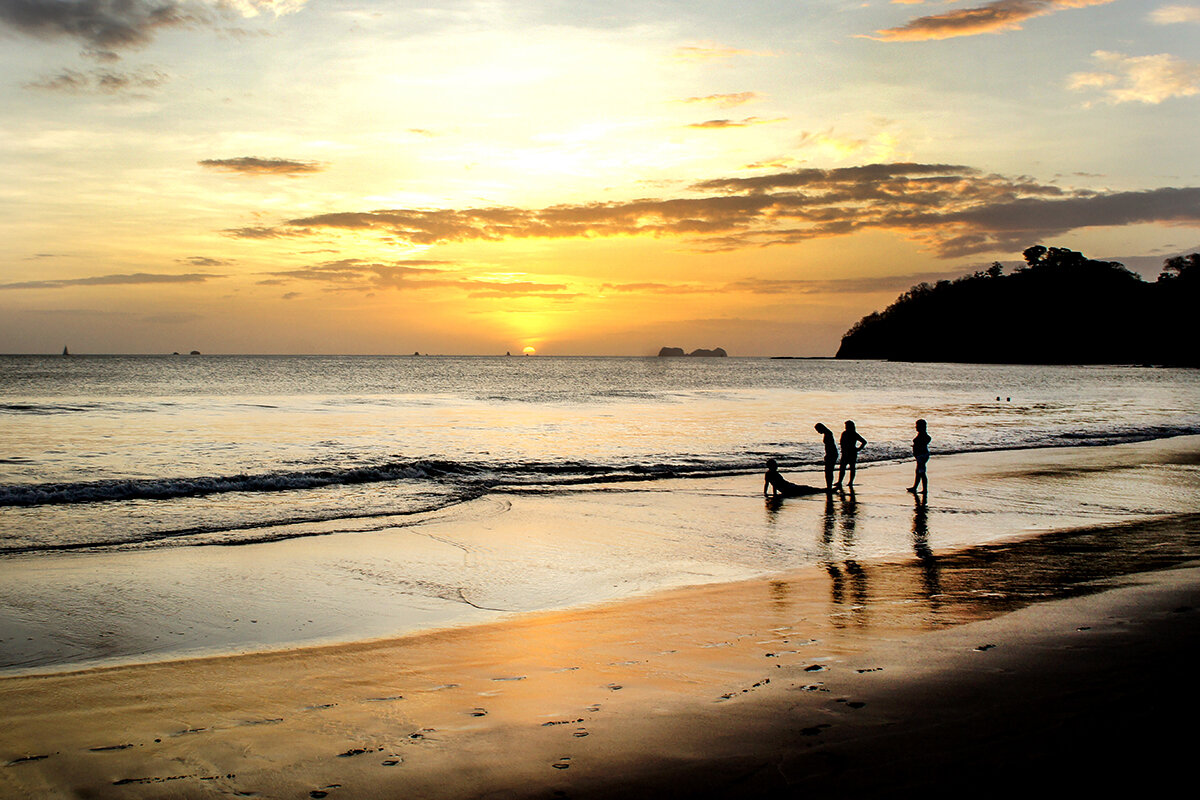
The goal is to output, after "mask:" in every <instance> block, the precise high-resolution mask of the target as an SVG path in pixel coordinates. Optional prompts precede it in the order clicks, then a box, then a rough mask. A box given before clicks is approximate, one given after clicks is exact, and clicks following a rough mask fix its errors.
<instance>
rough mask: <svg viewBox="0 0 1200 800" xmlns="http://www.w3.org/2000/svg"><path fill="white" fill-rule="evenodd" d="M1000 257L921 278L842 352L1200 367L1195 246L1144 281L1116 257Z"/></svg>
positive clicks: (1036, 252)
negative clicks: (959, 272)
mask: <svg viewBox="0 0 1200 800" xmlns="http://www.w3.org/2000/svg"><path fill="white" fill-rule="evenodd" d="M1024 256H1025V264H1024V265H1023V266H1020V267H1018V268H1017V270H1016V271H1015V272H1013V273H1012V274H1010V275H1005V274H1003V272H1004V268H1003V266H1002V265H1001V264H1000V263H998V262H997V263H994V264H992V266H991V267H990V268H989V269H987V270H986V271H980V272H976V273H975V274H973V275H967V276H964V277H962V278H959V279H957V280H953V281H948V280H946V281H938V282H937V283H936V284H929V283H921V284H918V285H916V286H914V287H912V288H911V289H909V290H908V291H907V292H905V293H904V294H902V295H900V297H899V298H898V299H897V300H896V302H894V303H892V304H891V305H890V306H888V307H887V308H886V309H884V310H883V311H882V312H874V313H872V314H869V315H867V316H865V317H863V318H862V319H861V320H859V321H858V323H856V324H855V325H854V327H852V328H851V329H850V330H849V331H847V332H846V334H845V335H844V336H843V337H842V343H841V347H839V348H838V352H837V357H838V358H878V359H886V360H890V361H960V362H972V363H1022V364H1166V365H1175V366H1193V367H1194V366H1200V351H1198V350H1197V349H1196V348H1195V347H1194V346H1193V345H1192V344H1191V342H1192V341H1193V340H1194V336H1195V333H1194V328H1195V323H1194V322H1193V321H1192V316H1191V311H1190V309H1194V308H1196V305H1197V301H1198V300H1200V291H1198V290H1197V287H1198V286H1200V253H1192V254H1191V255H1189V256H1176V257H1174V258H1169V259H1167V260H1166V261H1165V262H1164V264H1163V271H1162V273H1161V274H1160V275H1159V276H1158V280H1157V281H1155V282H1153V283H1149V282H1147V281H1145V280H1143V279H1142V278H1141V276H1139V275H1137V274H1135V273H1133V272H1131V271H1129V270H1128V269H1126V268H1125V267H1124V266H1123V265H1122V264H1120V263H1117V262H1115V261H1095V260H1092V259H1090V258H1086V257H1085V256H1084V255H1083V254H1082V253H1078V252H1075V251H1074V250H1067V249H1065V248H1060V247H1051V248H1046V247H1043V246H1041V245H1035V246H1033V247H1030V248H1028V249H1027V250H1025V252H1024Z"/></svg>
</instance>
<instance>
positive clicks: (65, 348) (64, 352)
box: [63, 344, 71, 356]
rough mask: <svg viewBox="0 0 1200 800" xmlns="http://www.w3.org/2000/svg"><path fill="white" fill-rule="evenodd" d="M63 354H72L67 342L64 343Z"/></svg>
mask: <svg viewBox="0 0 1200 800" xmlns="http://www.w3.org/2000/svg"><path fill="white" fill-rule="evenodd" d="M63 355H64V356H69V355H71V351H70V350H68V349H67V346H66V345H65V344H64V345H63Z"/></svg>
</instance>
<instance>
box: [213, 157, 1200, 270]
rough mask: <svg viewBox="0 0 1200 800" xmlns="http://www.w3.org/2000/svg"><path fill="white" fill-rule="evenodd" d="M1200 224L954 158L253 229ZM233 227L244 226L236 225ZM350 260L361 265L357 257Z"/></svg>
mask: <svg viewBox="0 0 1200 800" xmlns="http://www.w3.org/2000/svg"><path fill="white" fill-rule="evenodd" d="M1147 222H1160V223H1169V224H1188V225H1195V224H1200V188H1161V189H1149V190H1146V191H1141V192H1122V193H1109V194H1105V193H1101V192H1094V191H1072V190H1068V189H1064V188H1063V187H1061V186H1058V185H1055V184H1048V183H1042V182H1038V181H1036V180H1034V179H1032V178H1028V177H1006V176H1003V175H995V174H985V173H983V172H981V171H979V170H977V169H973V168H971V167H966V166H960V165H952V164H918V163H880V164H868V165H864V166H857V167H843V168H839V169H795V170H790V171H784V172H775V173H769V174H763V175H754V176H750V177H736V178H716V179H712V180H706V181H701V182H698V183H696V184H694V185H692V186H691V187H690V192H689V193H688V195H687V196H681V197H673V198H671V197H669V198H646V199H640V200H631V201H627V202H603V203H602V202H595V203H583V204H563V205H555V206H549V207H546V208H517V207H505V206H501V207H487V208H458V209H454V208H448V209H413V208H397V209H379V210H374V211H340V212H332V213H327V214H320V215H316V216H310V217H302V218H297V219H291V220H287V221H284V222H282V223H280V224H279V225H277V226H275V227H267V228H253V229H250V230H251V231H252V233H250V234H248V236H249V237H250V238H268V237H271V236H314V235H321V234H323V233H324V232H326V231H343V232H356V233H360V234H365V235H374V236H380V237H387V238H389V239H390V240H392V241H393V243H397V244H408V245H421V246H430V245H437V244H446V243H451V242H468V241H493V242H498V241H502V240H504V239H559V238H599V237H613V236H657V237H678V238H682V239H685V240H687V241H689V242H692V243H693V244H694V246H695V247H696V248H697V249H700V250H704V251H722V250H737V249H742V248H750V247H763V246H769V245H781V244H795V243H799V242H804V241H808V240H812V239H821V238H829V237H833V236H843V235H847V234H852V233H857V232H860V231H868V230H879V231H890V232H893V233H896V234H898V235H901V236H904V237H906V238H908V239H910V240H913V241H916V242H918V243H919V244H921V245H923V246H925V247H928V248H930V249H932V250H933V251H934V252H936V253H937V254H938V255H940V256H942V257H951V256H961V255H964V254H968V253H980V252H990V251H997V250H1003V251H1007V252H1012V251H1014V250H1021V249H1023V248H1024V247H1027V246H1028V245H1029V244H1031V243H1034V242H1037V241H1041V240H1044V239H1046V238H1048V237H1050V236H1055V235H1059V234H1062V233H1065V232H1067V231H1071V230H1076V229H1078V228H1083V227H1092V226H1118V225H1126V224H1132V223H1147ZM233 235H239V234H237V233H236V232H233ZM355 269H361V265H359V266H356V267H355Z"/></svg>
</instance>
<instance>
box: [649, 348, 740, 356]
mask: <svg viewBox="0 0 1200 800" xmlns="http://www.w3.org/2000/svg"><path fill="white" fill-rule="evenodd" d="M728 355H729V353H726V352H725V348H723V347H715V348H713V349H712V350H693V351H692V352H690V353H685V352H684V351H683V348H682V347H664V348H662V349H661V350H659V351H658V357H659V358H692V357H695V358H725V357H727V356H728Z"/></svg>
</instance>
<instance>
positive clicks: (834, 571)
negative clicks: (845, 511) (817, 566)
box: [821, 494, 846, 606]
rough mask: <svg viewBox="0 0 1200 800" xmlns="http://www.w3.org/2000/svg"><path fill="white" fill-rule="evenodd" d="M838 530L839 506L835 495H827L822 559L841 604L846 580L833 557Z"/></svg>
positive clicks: (823, 523)
mask: <svg viewBox="0 0 1200 800" xmlns="http://www.w3.org/2000/svg"><path fill="white" fill-rule="evenodd" d="M836 530H837V508H836V506H834V504H833V495H832V494H828V495H825V514H824V515H823V516H822V517H821V561H822V565H823V566H824V567H825V571H826V572H828V573H829V578H830V580H831V581H833V586H832V587H831V589H830V592H831V594H832V598H833V602H834V605H839V606H840V605H841V604H842V603H844V602H845V600H846V580H845V578H844V576H843V575H842V569H841V567H839V566H838V563H837V559H835V558H834V557H833V538H834V536H833V535H834V532H835V531H836Z"/></svg>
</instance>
